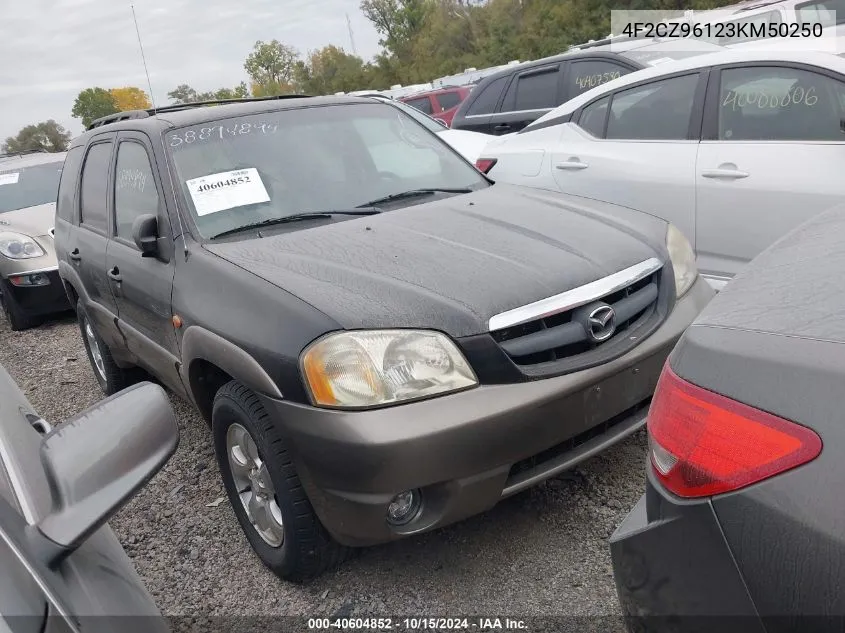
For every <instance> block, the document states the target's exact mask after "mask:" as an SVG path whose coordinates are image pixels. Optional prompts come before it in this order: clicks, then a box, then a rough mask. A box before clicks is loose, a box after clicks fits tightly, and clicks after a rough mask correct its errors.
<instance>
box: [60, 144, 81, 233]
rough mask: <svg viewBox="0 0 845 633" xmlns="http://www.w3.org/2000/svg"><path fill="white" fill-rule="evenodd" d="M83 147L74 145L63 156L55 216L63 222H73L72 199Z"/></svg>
mask: <svg viewBox="0 0 845 633" xmlns="http://www.w3.org/2000/svg"><path fill="white" fill-rule="evenodd" d="M83 151H84V148H83V147H74V148H73V149H71V150H70V151H69V152H68V153H67V156H66V157H65V164H64V167H62V177H61V181H60V182H59V199H58V201H57V203H56V216H57V217H58V218H59V219H61V220H64V221H65V222H73V219H74V217H73V216H74V209H73V207H74V201H75V200H76V181H77V180H79V164H80V163H81V162H82V152H83Z"/></svg>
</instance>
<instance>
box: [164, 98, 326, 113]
mask: <svg viewBox="0 0 845 633" xmlns="http://www.w3.org/2000/svg"><path fill="white" fill-rule="evenodd" d="M311 96H312V95H301V94H289V95H271V96H269V97H244V98H242V99H210V100H209V101H190V102H188V103H174V104H173V105H167V106H161V107H160V108H152V109H150V110H147V112H148V113H149V114H150V115H154V114H158V113H160V112H178V111H179V110H190V109H191V108H202V107H205V106H211V105H226V104H229V103H250V102H253V101H275V100H277V99H307V98H309V97H311Z"/></svg>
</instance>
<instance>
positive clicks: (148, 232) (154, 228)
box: [132, 213, 158, 257]
mask: <svg viewBox="0 0 845 633" xmlns="http://www.w3.org/2000/svg"><path fill="white" fill-rule="evenodd" d="M132 240H133V241H134V242H135V246H137V247H138V249H139V250H140V251H141V257H153V256H155V255H156V254H157V253H158V218H157V217H156V216H155V215H153V214H152V213H147V214H144V215H139V216H138V217H137V218H135V222H133V223H132Z"/></svg>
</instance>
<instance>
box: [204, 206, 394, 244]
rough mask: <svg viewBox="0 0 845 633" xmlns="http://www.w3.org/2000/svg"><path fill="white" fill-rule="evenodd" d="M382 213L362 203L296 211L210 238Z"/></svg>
mask: <svg viewBox="0 0 845 633" xmlns="http://www.w3.org/2000/svg"><path fill="white" fill-rule="evenodd" d="M377 213H381V209H376V208H375V207H374V206H373V205H371V204H368V205H362V206H360V207H355V208H354V209H333V210H330V211H308V212H307V213H294V214H293V215H286V216H283V217H281V218H270V219H268V220H261V221H260V222H253V223H251V224H244V225H242V226H236V227H235V228H233V229H227V230H225V231H221V232H220V233H217V234H216V235H212V236H211V237H210V238H209V239H212V240H216V239H217V238H218V237H225V236H226V235H233V234H235V233H240V232H241V231H248V230H250V229H261V228H264V227H266V226H275V225H276V224H287V223H288V222H300V221H302V220H313V219H319V218H330V217H332V216H333V215H375V214H377Z"/></svg>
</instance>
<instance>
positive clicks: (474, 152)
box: [437, 130, 496, 163]
mask: <svg viewBox="0 0 845 633" xmlns="http://www.w3.org/2000/svg"><path fill="white" fill-rule="evenodd" d="M437 135H438V136H439V137H440V138H442V139H443V140H444V141H446V142H447V143H449V145H451V146H452V147H454V148H455V150H457V152H458V153H460V154H461V155H462V156H463V157H464V158H466V159H467V160H468V161H469V162H471V163H474V162H475V161H476V160H477V159H478V157H479V156H481V153H482V152H483V151H484V148H485V147H487V143H489V142H490V140H491V139H494V138H496V137H495V136H492V135H490V134H482V133H480V132H470V131H468V130H443V131H442V132H438V133H437Z"/></svg>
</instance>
